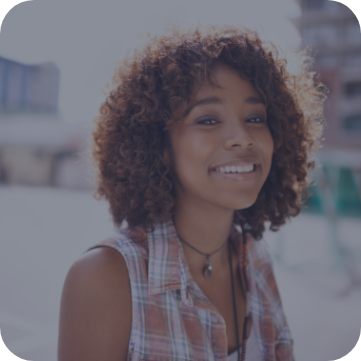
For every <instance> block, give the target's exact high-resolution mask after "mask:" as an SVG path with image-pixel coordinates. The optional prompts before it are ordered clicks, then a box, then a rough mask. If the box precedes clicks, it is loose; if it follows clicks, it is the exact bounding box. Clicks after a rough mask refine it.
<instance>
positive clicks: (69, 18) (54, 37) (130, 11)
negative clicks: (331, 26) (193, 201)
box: [0, 0, 300, 122]
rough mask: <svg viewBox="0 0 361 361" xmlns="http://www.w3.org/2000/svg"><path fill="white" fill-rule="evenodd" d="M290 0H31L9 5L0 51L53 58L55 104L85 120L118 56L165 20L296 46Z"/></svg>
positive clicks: (30, 59) (30, 58)
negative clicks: (252, 33)
mask: <svg viewBox="0 0 361 361" xmlns="http://www.w3.org/2000/svg"><path fill="white" fill-rule="evenodd" d="M299 15H300V8H299V5H298V3H297V2H296V1H295V0H222V1H219V0H217V1H214V0H192V1H189V0H182V1H174V0H168V1H166V0H152V1H149V0H127V1H119V0H102V1H99V0H96V1H94V0H62V1H61V2H60V1H55V0H34V1H27V2H23V3H21V4H18V5H17V6H15V7H14V8H13V9H12V10H11V11H10V12H9V13H8V14H7V16H6V17H5V19H4V21H3V23H2V28H1V33H0V56H4V57H7V58H10V59H13V60H17V61H20V62H23V63H29V64H34V63H42V62H46V61H53V62H54V63H55V64H56V65H58V67H59V68H60V70H61V84H60V95H59V108H60V111H61V113H62V114H63V116H64V118H65V119H66V120H67V121H70V122H86V121H91V120H92V119H93V118H94V116H95V115H96V114H97V111H98V109H99V106H100V104H101V102H102V101H103V100H104V99H105V96H106V93H107V92H108V91H109V88H107V87H106V86H107V84H110V82H111V78H112V75H113V73H114V69H115V68H116V63H117V62H118V61H119V60H121V59H122V58H123V56H124V55H125V54H126V53H127V51H132V49H134V48H136V47H137V46H139V45H141V44H142V43H144V41H145V38H146V33H150V34H159V33H162V32H164V29H165V28H166V26H167V25H170V24H173V23H178V24H180V25H181V26H183V28H188V27H191V26H194V25H196V24H197V22H200V24H204V25H206V24H231V25H243V26H246V27H249V28H252V29H257V30H258V31H259V32H260V35H261V37H262V38H264V39H269V40H272V41H273V42H275V43H278V44H279V45H281V46H282V47H283V48H284V49H286V48H290V49H292V48H297V46H299V44H300V36H299V34H298V32H297V30H296V29H295V27H294V26H293V24H292V23H291V22H290V21H289V19H288V18H289V17H294V18H295V17H298V16H299Z"/></svg>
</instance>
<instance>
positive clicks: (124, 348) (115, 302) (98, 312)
mask: <svg viewBox="0 0 361 361" xmlns="http://www.w3.org/2000/svg"><path fill="white" fill-rule="evenodd" d="M131 323H132V300H131V289H130V281H129V274H128V269H127V265H126V263H125V260H124V257H123V256H122V255H121V254H120V253H119V252H117V251H116V250H114V249H111V248H108V247H101V248H96V249H93V250H90V251H88V252H87V253H85V254H84V255H83V256H81V257H80V258H79V259H78V260H77V261H76V262H75V263H74V264H73V265H72V266H71V268H70V270H69V272H68V274H67V276H66V279H65V283H64V287H63V293H62V298H61V308H60V322H59V344H58V361H65V360H66V361H72V360H74V361H75V360H82V359H84V360H89V361H92V360H107V361H112V360H114V361H115V360H116V361H119V360H126V358H127V353H128V345H129V340H130V332H131Z"/></svg>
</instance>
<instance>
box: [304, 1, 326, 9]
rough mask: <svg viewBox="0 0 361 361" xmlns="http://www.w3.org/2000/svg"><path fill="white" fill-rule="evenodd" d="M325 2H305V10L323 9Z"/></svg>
mask: <svg viewBox="0 0 361 361" xmlns="http://www.w3.org/2000/svg"><path fill="white" fill-rule="evenodd" d="M324 2H325V1H324V0H303V8H304V9H306V10H317V9H322V8H323V5H324Z"/></svg>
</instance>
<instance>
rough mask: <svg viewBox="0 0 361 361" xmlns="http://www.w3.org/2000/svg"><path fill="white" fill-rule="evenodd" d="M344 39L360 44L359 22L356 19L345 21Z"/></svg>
mask: <svg viewBox="0 0 361 361" xmlns="http://www.w3.org/2000/svg"><path fill="white" fill-rule="evenodd" d="M345 37H346V41H347V42H348V43H349V44H360V45H361V32H360V24H359V23H358V21H357V20H352V21H350V22H348V23H347V25H346V28H345Z"/></svg>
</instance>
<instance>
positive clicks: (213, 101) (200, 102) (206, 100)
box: [183, 97, 265, 117]
mask: <svg viewBox="0 0 361 361" xmlns="http://www.w3.org/2000/svg"><path fill="white" fill-rule="evenodd" d="M245 103H246V104H263V105H265V103H264V101H263V100H262V99H261V98H259V97H248V98H247V99H246V102H245ZM206 104H223V100H222V99H220V98H218V97H209V98H204V99H201V100H198V101H197V102H195V103H193V104H192V105H190V106H189V107H188V108H187V109H186V111H185V112H184V114H183V116H184V117H186V116H187V115H188V114H189V113H190V112H191V111H192V110H193V109H194V108H195V107H197V106H200V105H206Z"/></svg>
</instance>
